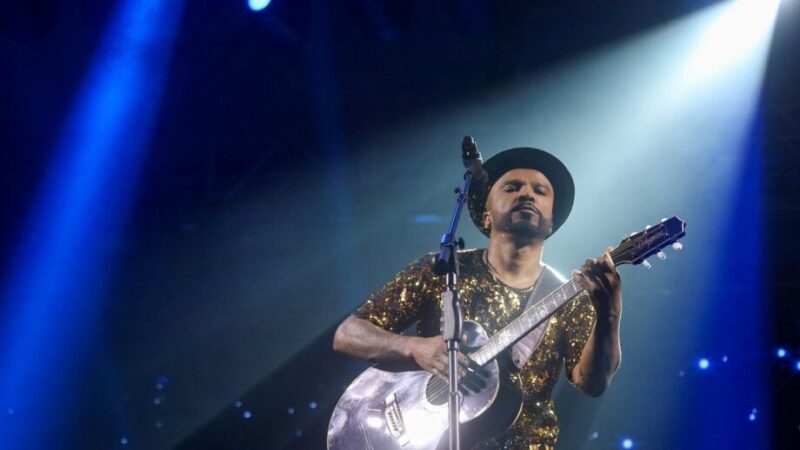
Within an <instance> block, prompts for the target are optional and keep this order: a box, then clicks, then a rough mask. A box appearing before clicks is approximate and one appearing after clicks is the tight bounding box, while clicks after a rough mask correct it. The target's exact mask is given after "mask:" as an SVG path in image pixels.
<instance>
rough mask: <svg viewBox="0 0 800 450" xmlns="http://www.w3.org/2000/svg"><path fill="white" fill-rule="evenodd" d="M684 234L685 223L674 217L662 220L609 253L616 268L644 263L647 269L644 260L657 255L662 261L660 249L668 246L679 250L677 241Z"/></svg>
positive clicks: (631, 236) (632, 235)
mask: <svg viewBox="0 0 800 450" xmlns="http://www.w3.org/2000/svg"><path fill="white" fill-rule="evenodd" d="M685 234H686V222H684V221H682V220H681V219H679V218H678V217H676V216H673V217H671V218H669V219H663V220H662V221H661V223H659V224H658V225H654V226H652V227H651V226H648V227H647V228H645V229H644V230H642V231H640V232H638V233H633V234H631V235H630V236H628V237H626V238H625V239H623V240H622V241H621V242H620V243H619V245H618V246H617V248H615V249H614V250H612V251H611V259H613V260H614V265H617V266H619V265H621V264H633V265H636V264H641V263H642V262H644V263H645V266H646V267H648V268H649V263H647V261H645V258H647V257H648V256H651V255H655V254H658V255H659V256H660V257H661V258H662V259H663V258H664V256H662V255H663V253H662V252H661V249H663V248H664V247H666V246H668V245H672V246H673V248H675V249H676V250H680V249H681V248H682V246H681V244H680V243H679V242H678V239H680V238H681V237H683V235H685Z"/></svg>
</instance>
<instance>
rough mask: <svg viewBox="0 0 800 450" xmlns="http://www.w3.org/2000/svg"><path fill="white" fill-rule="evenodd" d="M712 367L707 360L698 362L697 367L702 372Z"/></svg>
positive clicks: (703, 359) (702, 359) (701, 359)
mask: <svg viewBox="0 0 800 450" xmlns="http://www.w3.org/2000/svg"><path fill="white" fill-rule="evenodd" d="M710 365H711V363H710V362H708V359H707V358H700V361H697V367H699V368H700V370H706V369H708V367H709V366H710Z"/></svg>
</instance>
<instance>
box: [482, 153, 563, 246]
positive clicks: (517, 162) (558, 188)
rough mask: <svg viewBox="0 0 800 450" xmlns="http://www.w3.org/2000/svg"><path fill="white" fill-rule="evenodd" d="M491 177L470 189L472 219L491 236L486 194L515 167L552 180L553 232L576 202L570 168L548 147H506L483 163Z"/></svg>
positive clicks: (483, 231)
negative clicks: (485, 216)
mask: <svg viewBox="0 0 800 450" xmlns="http://www.w3.org/2000/svg"><path fill="white" fill-rule="evenodd" d="M483 168H484V169H486V173H487V174H488V176H489V177H488V180H487V182H486V184H485V185H483V186H479V185H475V186H472V187H470V190H469V201H468V206H469V215H470V217H472V222H473V223H474V224H475V226H476V227H478V229H479V230H481V233H483V234H485V235H486V236H489V231H490V230H489V228H487V227H485V226H483V214H484V212H486V197H487V196H488V195H489V190H491V188H492V185H494V183H495V182H496V181H497V180H498V179H499V178H500V177H502V176H503V174H504V173H506V172H508V171H509V170H512V169H534V170H538V171H539V172H541V173H542V174H544V176H546V177H547V179H548V180H550V184H552V185H553V192H554V194H555V198H554V202H553V233H555V232H556V230H558V229H559V228H561V225H563V224H564V222H566V221H567V217H569V213H570V211H572V204H573V202H574V201H575V183H574V182H573V181H572V175H570V173H569V170H567V167H566V166H565V165H564V164H563V163H562V162H561V161H559V160H558V158H556V157H555V156H553V155H551V154H550V153H547V152H546V151H544V150H540V149H538V148H531V147H517V148H511V149H508V150H504V151H502V152H500V153H498V154H496V155H494V156H492V157H491V158H489V159H488V160H486V162H485V163H483Z"/></svg>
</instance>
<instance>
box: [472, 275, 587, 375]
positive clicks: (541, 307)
mask: <svg viewBox="0 0 800 450" xmlns="http://www.w3.org/2000/svg"><path fill="white" fill-rule="evenodd" d="M582 290H583V287H581V285H580V284H578V283H577V282H576V281H575V280H574V279H570V280H569V281H567V282H566V283H564V284H562V285H561V287H559V288H558V289H556V290H555V291H553V292H551V293H549V294H547V295H546V296H545V297H544V298H543V299H541V300H539V301H538V302H537V303H536V304H535V305H533V306H531V307H530V308H528V309H526V310H525V311H523V312H522V314H520V316H519V317H517V318H516V319H514V320H513V321H512V322H511V323H509V324H508V325H506V326H505V327H504V328H503V329H502V330H500V331H498V332H497V334H495V335H494V336H492V337H491V339H489V342H487V343H486V344H485V345H484V346H483V347H481V348H480V349H478V350H476V351H475V352H473V353H472V354H470V358H472V360H474V361H475V362H476V363H478V364H480V365H484V364H486V363H487V362H489V361H491V360H493V359H494V358H495V357H497V355H499V354H500V352H502V351H503V350H505V349H506V348H508V347H509V346H511V345H513V344H514V343H515V342H517V341H518V340H520V339H521V338H522V337H523V336H525V334H527V333H528V332H529V331H531V330H532V329H534V328H536V327H537V326H538V325H539V324H541V323H542V322H544V321H545V320H547V318H548V317H550V316H552V315H553V314H554V313H555V312H556V311H557V310H558V308H560V307H561V306H563V305H564V304H565V303H567V302H568V301H570V300H572V298H573V297H575V296H576V295H578V293H580V292H581V291H582Z"/></svg>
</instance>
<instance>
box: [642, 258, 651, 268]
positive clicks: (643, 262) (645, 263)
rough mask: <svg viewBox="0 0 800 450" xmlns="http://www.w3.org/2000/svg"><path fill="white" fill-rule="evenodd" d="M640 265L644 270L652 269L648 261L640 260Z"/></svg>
mask: <svg viewBox="0 0 800 450" xmlns="http://www.w3.org/2000/svg"><path fill="white" fill-rule="evenodd" d="M642 265H643V266H644V268H645V269H649V268H651V267H653V265H652V264H650V261H648V260H646V259H645V260H642Z"/></svg>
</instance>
